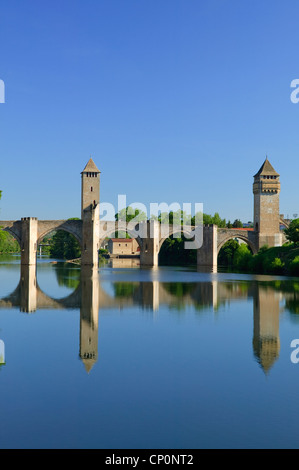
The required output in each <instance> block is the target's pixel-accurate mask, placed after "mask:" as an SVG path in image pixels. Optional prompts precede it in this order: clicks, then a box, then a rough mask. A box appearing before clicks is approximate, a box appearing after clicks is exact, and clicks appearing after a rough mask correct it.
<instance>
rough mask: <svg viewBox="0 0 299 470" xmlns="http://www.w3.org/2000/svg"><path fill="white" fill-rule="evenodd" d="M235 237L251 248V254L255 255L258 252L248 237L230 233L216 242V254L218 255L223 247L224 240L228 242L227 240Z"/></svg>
mask: <svg viewBox="0 0 299 470" xmlns="http://www.w3.org/2000/svg"><path fill="white" fill-rule="evenodd" d="M235 239H239V240H242V241H244V242H245V243H246V244H247V245H248V246H249V248H250V249H251V251H252V254H254V255H255V254H256V253H257V252H258V250H257V248H256V246H255V244H254V243H253V242H252V241H251V240H249V238H248V237H247V236H246V235H242V234H231V235H227V237H225V238H224V239H222V240H221V242H220V243H218V244H217V256H218V255H219V252H220V250H221V248H222V247H223V245H225V243H226V242H228V241H229V240H235Z"/></svg>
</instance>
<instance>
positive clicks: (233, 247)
mask: <svg viewBox="0 0 299 470" xmlns="http://www.w3.org/2000/svg"><path fill="white" fill-rule="evenodd" d="M238 248H239V243H238V241H237V240H228V241H227V242H226V243H224V245H223V246H222V247H221V249H220V251H219V255H218V264H219V266H232V264H233V260H234V255H235V252H236V251H237V249H238Z"/></svg>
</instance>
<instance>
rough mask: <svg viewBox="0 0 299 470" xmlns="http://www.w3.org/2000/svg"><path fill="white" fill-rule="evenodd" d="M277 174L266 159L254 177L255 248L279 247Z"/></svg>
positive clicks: (278, 185)
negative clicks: (265, 246)
mask: <svg viewBox="0 0 299 470" xmlns="http://www.w3.org/2000/svg"><path fill="white" fill-rule="evenodd" d="M279 193H280V181H279V174H278V173H277V172H276V171H275V170H274V168H273V166H272V165H271V163H270V162H269V160H268V157H267V158H266V160H265V161H264V163H263V164H262V166H261V168H260V169H259V171H258V172H257V173H256V174H255V175H254V182H253V194H254V230H255V232H256V236H257V246H258V249H260V248H261V247H262V246H264V245H268V246H269V247H273V246H280V245H281V241H282V240H281V233H280V222H279V220H280V217H279Z"/></svg>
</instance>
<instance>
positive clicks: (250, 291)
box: [0, 266, 287, 373]
mask: <svg viewBox="0 0 299 470" xmlns="http://www.w3.org/2000/svg"><path fill="white" fill-rule="evenodd" d="M112 285H113V293H112V295H111V293H108V292H106V290H105V289H104V288H103V284H102V283H101V281H100V277H99V272H98V269H93V268H91V267H87V266H86V267H82V268H81V270H80V279H79V281H78V286H77V288H75V289H74V291H73V292H72V294H70V295H69V296H67V297H65V298H62V299H54V298H52V297H50V296H48V295H46V294H45V293H44V292H43V291H42V290H41V289H40V287H39V285H38V282H37V275H36V266H21V277H20V281H19V284H18V286H17V288H16V289H15V290H14V291H13V292H12V293H11V294H10V295H8V296H6V297H4V298H2V299H0V308H5V309H8V308H15V307H19V308H20V311H21V312H27V313H31V312H35V311H39V310H43V309H60V310H63V309H80V346H79V356H80V358H81V360H82V361H83V363H84V366H85V369H86V371H87V372H89V371H90V370H91V369H92V367H93V366H94V364H95V363H96V362H97V360H98V326H99V311H100V310H101V309H123V308H128V307H132V306H134V305H137V306H139V307H141V308H142V309H146V310H148V311H151V312H153V314H157V311H158V310H159V307H160V306H162V305H166V306H168V307H175V308H177V309H180V308H185V307H187V306H193V307H194V308H195V309H196V310H202V309H203V308H206V309H209V308H210V309H212V310H214V311H216V310H217V309H218V307H219V305H221V304H225V303H227V302H231V301H233V300H241V299H244V300H246V299H252V301H253V302H252V303H253V340H252V347H253V352H254V355H255V357H256V359H257V361H258V363H259V364H260V366H261V368H262V369H263V371H264V372H265V373H267V372H268V371H269V370H270V368H271V367H272V365H273V364H274V362H275V361H276V359H277V358H278V357H279V351H280V340H279V314H280V302H281V300H282V298H283V296H285V295H287V293H286V294H284V295H282V293H281V291H279V290H276V289H275V288H274V287H273V286H271V285H266V284H264V283H260V282H259V281H258V278H257V280H256V281H250V282H246V281H242V282H236V281H234V282H228V281H225V282H219V281H210V282H179V283H178V282H160V281H143V282H140V281H136V282H128V281H125V282H112Z"/></svg>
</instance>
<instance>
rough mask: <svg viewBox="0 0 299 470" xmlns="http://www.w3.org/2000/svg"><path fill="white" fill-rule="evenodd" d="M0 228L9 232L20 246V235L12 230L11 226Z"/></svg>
mask: <svg viewBox="0 0 299 470" xmlns="http://www.w3.org/2000/svg"><path fill="white" fill-rule="evenodd" d="M0 230H3V232H7V233H9V234H10V235H11V236H12V237H13V238H15V239H16V241H17V242H18V244H19V246H20V248H21V236H20V235H19V233H17V232H16V231H15V230H13V227H3V228H2V227H0Z"/></svg>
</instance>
